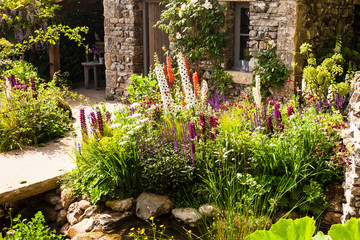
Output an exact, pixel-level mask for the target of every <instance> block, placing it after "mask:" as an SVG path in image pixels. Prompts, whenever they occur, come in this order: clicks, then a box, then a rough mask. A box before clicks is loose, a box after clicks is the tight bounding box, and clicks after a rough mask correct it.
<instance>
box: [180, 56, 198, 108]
mask: <svg viewBox="0 0 360 240" xmlns="http://www.w3.org/2000/svg"><path fill="white" fill-rule="evenodd" d="M177 60H178V66H179V71H180V76H181V82H182V85H183V86H184V89H185V95H186V96H185V100H186V103H187V106H188V107H192V106H194V107H195V106H196V99H195V94H194V92H193V90H192V85H191V83H190V79H189V77H188V75H187V71H186V67H185V62H184V57H183V56H182V55H181V54H179V55H178V59H177Z"/></svg>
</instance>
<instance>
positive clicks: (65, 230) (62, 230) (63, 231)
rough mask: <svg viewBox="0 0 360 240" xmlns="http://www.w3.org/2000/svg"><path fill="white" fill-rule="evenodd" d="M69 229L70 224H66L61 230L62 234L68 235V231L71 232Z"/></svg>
mask: <svg viewBox="0 0 360 240" xmlns="http://www.w3.org/2000/svg"><path fill="white" fill-rule="evenodd" d="M69 228H70V223H65V225H64V226H62V227H61V228H60V231H59V232H60V234H63V235H67V231H68V230H69Z"/></svg>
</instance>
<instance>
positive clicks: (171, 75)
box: [166, 55, 174, 87]
mask: <svg viewBox="0 0 360 240" xmlns="http://www.w3.org/2000/svg"><path fill="white" fill-rule="evenodd" d="M166 64H167V71H168V75H169V87H172V85H173V82H174V75H173V71H172V68H171V60H170V57H169V55H167V56H166Z"/></svg>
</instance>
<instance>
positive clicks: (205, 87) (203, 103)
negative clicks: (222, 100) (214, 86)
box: [200, 80, 208, 111]
mask: <svg viewBox="0 0 360 240" xmlns="http://www.w3.org/2000/svg"><path fill="white" fill-rule="evenodd" d="M207 92H208V85H207V82H206V81H205V80H203V81H202V83H201V96H200V100H201V109H202V110H203V111H206V110H207Z"/></svg>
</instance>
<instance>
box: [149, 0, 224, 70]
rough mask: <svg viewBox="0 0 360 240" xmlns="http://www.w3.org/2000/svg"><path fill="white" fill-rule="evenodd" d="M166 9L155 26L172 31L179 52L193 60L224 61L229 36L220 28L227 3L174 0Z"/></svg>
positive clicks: (218, 62) (172, 37) (170, 33)
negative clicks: (224, 50) (224, 51)
mask: <svg viewBox="0 0 360 240" xmlns="http://www.w3.org/2000/svg"><path fill="white" fill-rule="evenodd" d="M165 8H166V9H165V11H163V13H162V14H161V18H160V21H159V22H158V23H157V24H156V26H159V28H160V29H162V30H164V31H166V32H167V33H169V35H170V39H171V40H172V41H174V42H175V49H176V52H183V53H184V54H185V55H186V56H187V57H189V58H190V59H192V60H193V61H199V60H209V61H212V62H213V63H216V64H221V63H222V62H223V55H222V54H223V49H224V47H225V43H226V39H227V37H228V35H227V34H226V33H224V32H222V31H221V28H222V27H223V26H224V19H225V16H224V11H225V10H226V6H224V5H221V4H220V3H219V2H218V1H217V0H209V1H201V0H193V1H188V0H175V1H170V2H169V3H167V4H166V6H165ZM199 39H201V41H199Z"/></svg>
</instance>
